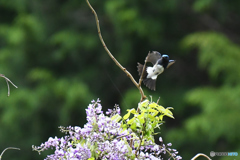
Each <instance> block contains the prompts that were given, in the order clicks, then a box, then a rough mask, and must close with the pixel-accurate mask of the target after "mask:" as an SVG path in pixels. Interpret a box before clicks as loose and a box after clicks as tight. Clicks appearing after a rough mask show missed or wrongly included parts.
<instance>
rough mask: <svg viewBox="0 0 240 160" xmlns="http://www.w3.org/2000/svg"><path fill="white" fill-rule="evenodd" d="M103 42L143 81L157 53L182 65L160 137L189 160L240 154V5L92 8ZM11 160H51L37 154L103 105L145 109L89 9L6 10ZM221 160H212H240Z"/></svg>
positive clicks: (5, 111) (41, 1)
mask: <svg viewBox="0 0 240 160" xmlns="http://www.w3.org/2000/svg"><path fill="white" fill-rule="evenodd" d="M91 3H92V5H93V7H94V8H95V10H96V11H97V13H98V15H99V20H100V25H101V29H102V35H103V37H104V40H105V42H106V44H107V46H108V48H109V50H110V51H111V52H112V54H113V55H114V56H115V57H116V59H117V60H118V61H119V62H120V63H121V64H122V65H123V66H124V67H126V68H127V70H128V71H129V72H130V73H132V75H133V76H134V78H135V79H136V80H137V81H138V78H139V77H138V73H137V68H136V65H137V62H141V63H143V62H144V59H145V57H146V55H147V53H148V51H152V50H157V51H159V52H160V53H162V54H168V55H169V56H170V58H171V59H175V60H176V63H175V64H174V65H173V66H172V67H170V68H169V69H167V70H166V71H165V72H164V73H163V74H162V75H160V76H159V78H158V81H157V91H155V92H154V91H150V90H148V89H147V88H146V87H145V86H143V89H144V91H145V94H146V95H152V97H153V100H154V101H156V100H157V99H158V98H159V97H161V99H160V104H161V105H163V106H164V107H168V106H172V107H173V108H174V111H173V114H174V116H175V119H174V120H171V119H170V118H166V119H165V121H166V123H165V124H164V125H163V126H162V128H161V134H160V136H162V137H163V139H164V142H166V143H168V142H171V143H173V148H176V149H177V150H179V153H180V155H181V156H182V157H183V159H190V158H191V157H193V156H194V155H195V154H197V153H199V152H201V153H205V154H207V155H208V156H209V155H210V151H215V152H238V153H239V154H240V136H239V135H240V127H239V123H240V116H239V113H240V65H239V63H240V46H239V44H240V36H239V35H240V10H239V6H240V1H239V0H231V1H223V0H218V1H217V0H184V1H179V0H168V1H167V0H152V1H148V0H131V1H130V0H101V1H99V0H98V1H97V0H91ZM0 73H1V74H4V75H6V76H7V77H8V78H10V79H11V80H12V81H13V82H14V83H15V84H16V85H17V86H18V87H19V88H18V89H15V88H14V87H13V86H11V95H10V97H7V86H6V82H5V80H4V79H3V78H2V79H0V86H1V87H0V88H1V89H0V151H2V150H3V149H4V148H6V147H10V146H11V147H19V148H21V151H17V150H9V151H7V152H5V154H4V155H3V157H2V159H3V160H5V159H11V160H27V159H34V160H38V159H39V160H40V159H43V158H44V157H45V156H46V155H47V154H49V153H52V151H47V152H44V153H43V154H41V155H38V153H37V152H33V151H32V148H31V146H32V145H40V144H41V143H42V142H45V141H46V140H47V139H48V137H55V136H64V134H62V133H60V131H59V129H58V126H69V125H72V126H75V125H78V126H81V127H82V126H83V125H84V123H85V122H86V119H85V117H86V114H85V109H86V108H87V106H88V104H89V103H90V101H91V100H92V99H97V98H100V99H101V101H102V105H103V107H104V108H103V110H107V108H113V107H114V105H115V104H119V105H120V107H121V109H122V112H123V113H124V111H125V110H126V109H129V108H133V107H135V108H136V107H137V103H138V102H139V100H140V94H139V92H138V90H137V88H136V87H135V86H134V85H133V83H132V82H131V81H130V79H129V78H128V77H127V76H126V74H125V73H123V72H122V71H121V70H120V69H119V68H118V67H117V66H116V65H115V63H114V62H113V61H112V60H111V59H110V57H109V56H108V55H107V53H106V52H105V50H104V48H103V47H102V44H101V43H100V40H99V38H98V35H97V30H96V25H95V19H94V16H93V14H92V12H91V11H90V9H89V7H88V6H87V4H86V2H85V1H84V0H34V1H31V0H0ZM239 157H240V155H239V156H238V157H226V156H225V157H214V158H213V159H221V160H227V159H231V160H232V159H234V158H235V159H239ZM199 159H201V158H199Z"/></svg>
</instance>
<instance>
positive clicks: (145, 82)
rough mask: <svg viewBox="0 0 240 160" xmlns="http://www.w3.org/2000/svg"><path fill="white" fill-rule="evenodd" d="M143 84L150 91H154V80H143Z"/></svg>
mask: <svg viewBox="0 0 240 160" xmlns="http://www.w3.org/2000/svg"><path fill="white" fill-rule="evenodd" d="M143 83H144V84H145V85H146V86H147V87H148V88H149V89H151V90H154V91H155V90H156V79H152V78H145V79H143Z"/></svg>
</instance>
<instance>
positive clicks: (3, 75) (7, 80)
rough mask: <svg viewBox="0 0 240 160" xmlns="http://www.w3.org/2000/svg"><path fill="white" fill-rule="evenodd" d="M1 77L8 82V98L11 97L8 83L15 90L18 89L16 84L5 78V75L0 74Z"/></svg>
mask: <svg viewBox="0 0 240 160" xmlns="http://www.w3.org/2000/svg"><path fill="white" fill-rule="evenodd" d="M0 77H3V78H4V79H5V80H6V82H7V87H8V96H10V87H9V84H8V82H10V83H11V84H12V85H13V86H14V87H15V88H18V87H17V86H16V85H15V84H13V83H12V81H10V79H8V78H7V77H5V75H3V74H0Z"/></svg>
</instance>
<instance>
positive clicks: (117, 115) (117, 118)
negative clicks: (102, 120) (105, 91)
mask: <svg viewBox="0 0 240 160" xmlns="http://www.w3.org/2000/svg"><path fill="white" fill-rule="evenodd" d="M121 119H122V117H121V116H120V115H119V114H116V115H114V116H112V118H111V120H113V121H116V122H119V121H120V120H121Z"/></svg>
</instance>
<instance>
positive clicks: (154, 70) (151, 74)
mask: <svg viewBox="0 0 240 160" xmlns="http://www.w3.org/2000/svg"><path fill="white" fill-rule="evenodd" d="M163 71H164V68H163V66H161V65H154V66H153V67H147V73H148V74H147V78H151V79H157V76H158V75H159V74H161V73H162V72H163Z"/></svg>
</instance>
